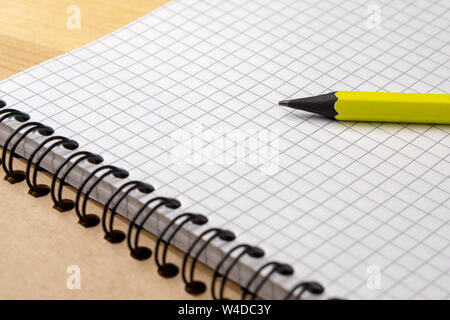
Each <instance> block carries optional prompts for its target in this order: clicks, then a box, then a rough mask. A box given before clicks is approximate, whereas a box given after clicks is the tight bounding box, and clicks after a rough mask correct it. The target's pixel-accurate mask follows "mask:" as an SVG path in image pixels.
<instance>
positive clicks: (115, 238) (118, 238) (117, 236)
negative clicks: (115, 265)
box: [102, 180, 155, 243]
mask: <svg viewBox="0 0 450 320" xmlns="http://www.w3.org/2000/svg"><path fill="white" fill-rule="evenodd" d="M127 188H128V189H127ZM125 189H126V190H125ZM136 189H137V190H139V192H141V193H143V194H149V193H151V192H153V191H154V190H155V188H153V186H151V185H149V184H146V183H143V182H140V181H136V180H135V181H129V182H126V183H124V184H123V185H121V186H120V187H119V188H118V189H117V191H116V192H114V193H113V194H112V195H111V197H109V199H108V201H107V202H106V204H105V205H104V208H103V215H102V228H103V231H104V232H105V236H104V238H105V239H106V240H108V241H109V242H110V243H120V242H122V241H123V240H124V239H125V237H126V235H125V233H124V232H122V231H121V230H114V227H113V223H114V217H115V215H116V213H117V208H118V207H119V206H120V204H121V203H122V201H123V200H124V199H125V198H126V197H127V196H128V195H129V194H130V193H131V192H132V191H133V190H136ZM124 190H125V192H124V193H123V195H121V196H120V198H119V199H118V200H117V201H116V203H115V204H114V206H113V207H112V208H111V215H110V218H109V230H108V228H107V224H106V218H107V217H106V216H107V213H108V209H109V207H110V205H111V204H112V201H113V200H114V199H115V198H116V197H117V196H118V195H119V194H120V193H121V192H123V191H124Z"/></svg>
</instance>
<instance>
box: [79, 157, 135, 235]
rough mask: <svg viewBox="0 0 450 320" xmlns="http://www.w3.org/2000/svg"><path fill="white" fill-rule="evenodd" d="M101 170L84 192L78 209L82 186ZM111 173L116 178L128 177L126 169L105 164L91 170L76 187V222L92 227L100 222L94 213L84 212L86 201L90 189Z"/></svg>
mask: <svg viewBox="0 0 450 320" xmlns="http://www.w3.org/2000/svg"><path fill="white" fill-rule="evenodd" d="M101 171H104V172H103V173H102V175H100V177H99V178H97V179H96V180H95V182H94V183H93V184H92V185H91V186H90V187H89V189H88V190H87V191H86V192H85V193H84V199H83V202H82V205H81V209H80V201H81V193H82V192H83V190H84V188H85V187H86V185H87V184H88V182H89V181H91V180H92V178H94V177H95V175H96V174H97V173H99V172H101ZM109 175H113V176H114V177H116V178H118V179H125V178H127V177H128V175H129V174H128V171H126V170H123V169H119V168H117V167H115V166H111V165H105V166H102V167H100V168H97V169H95V170H94V171H92V173H91V174H90V175H89V176H88V177H87V178H86V179H84V182H83V183H82V184H81V186H80V187H79V188H78V191H77V196H76V200H75V212H76V213H77V216H78V219H79V221H78V223H79V224H81V225H82V226H83V227H85V228H92V227H95V226H96V225H97V224H99V223H100V218H99V217H98V216H97V215H95V214H86V206H87V202H88V200H89V195H90V194H91V192H92V190H94V188H95V187H96V186H97V185H98V184H99V183H100V181H102V180H103V179H105V178H106V177H107V176H109Z"/></svg>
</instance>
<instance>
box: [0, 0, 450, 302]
mask: <svg viewBox="0 0 450 320" xmlns="http://www.w3.org/2000/svg"><path fill="white" fill-rule="evenodd" d="M380 7H381V9H382V12H383V14H382V19H383V22H382V24H381V27H382V29H381V30H378V31H377V30H372V31H370V30H367V28H366V25H365V23H366V20H367V16H366V15H365V10H366V5H365V4H364V3H360V2H357V1H346V2H344V3H342V2H339V1H324V2H320V3H319V2H315V1H302V2H298V1H292V0H289V1H288V0H283V1H281V0H280V1H263V0H258V1H252V2H249V3H246V2H244V1H237V0H235V1H227V2H226V3H223V2H220V1H216V0H214V1H213V0H211V1H195V2H192V1H174V2H172V3H170V4H168V5H167V6H164V7H162V8H160V9H158V10H157V11H155V12H154V13H153V14H150V15H149V16H147V17H145V18H143V19H141V20H139V21H137V22H135V23H133V24H132V25H129V26H127V27H125V28H123V29H121V30H119V31H117V32H116V33H113V34H111V35H109V36H107V37H106V38H104V39H102V40H100V41H98V42H96V43H93V44H91V45H88V46H87V47H85V48H82V49H80V50H77V51H75V52H73V53H71V54H68V55H65V56H62V57H60V58H58V59H56V60H53V61H50V62H48V63H44V64H43V65H42V66H39V67H38V68H34V69H31V70H29V71H28V72H25V73H24V74H21V75H19V76H17V77H13V79H11V80H10V81H9V82H7V83H6V84H5V83H4V84H2V86H0V90H2V91H3V92H5V93H6V96H7V97H9V98H12V99H13V101H14V100H16V101H17V102H20V103H23V104H25V105H26V106H27V107H28V108H29V109H30V110H33V109H35V111H34V113H33V117H34V118H35V115H37V116H38V117H41V119H40V120H43V121H44V120H45V122H46V123H48V124H50V125H53V126H54V127H55V128H57V129H58V130H64V131H65V132H66V135H68V136H71V137H74V138H76V139H77V140H78V141H79V142H80V143H81V144H82V145H83V144H84V145H86V146H87V147H88V148H91V150H92V151H95V152H99V151H100V152H101V154H102V155H104V156H105V157H106V158H107V159H110V160H111V161H113V162H115V163H117V164H118V165H121V166H123V167H124V168H127V169H131V170H130V171H131V172H132V173H133V174H134V175H136V176H138V177H139V178H142V179H145V180H147V181H149V182H152V183H153V182H155V183H154V184H155V185H156V186H157V187H158V188H159V189H160V190H161V191H162V192H165V193H167V195H170V196H177V197H178V198H179V199H180V200H181V201H182V203H183V204H185V205H186V209H187V210H196V211H199V212H202V213H204V214H207V215H208V216H209V218H210V219H211V221H212V222H211V223H213V224H216V225H221V226H224V227H227V228H229V229H231V230H233V231H236V232H237V233H238V235H239V239H240V241H243V242H244V241H245V242H250V243H254V244H258V245H260V246H261V247H263V248H264V249H265V250H266V251H267V253H268V259H278V260H282V261H287V262H289V263H291V264H292V265H293V266H294V267H295V268H296V269H297V271H296V273H297V275H296V277H297V278H296V280H297V281H299V280H304V279H305V278H315V279H318V280H320V281H323V282H324V283H326V284H327V286H326V287H327V290H328V291H331V293H332V294H333V295H343V296H350V297H359V298H364V297H368V296H381V297H403V298H411V297H412V298H420V297H444V298H448V297H449V293H448V289H446V288H448V286H447V287H446V285H447V284H449V281H450V275H449V270H448V267H445V266H446V265H448V263H447V264H445V262H448V261H449V260H450V253H449V238H448V237H449V236H448V234H449V232H448V222H449V219H448V212H449V210H450V209H449V208H450V200H449V193H448V190H449V189H450V181H449V177H448V174H447V175H446V174H445V172H449V167H450V164H449V161H450V159H449V156H448V154H449V145H450V143H449V142H450V138H449V134H448V128H446V127H445V126H425V125H403V124H400V125H389V124H381V125H380V124H372V123H369V124H356V123H346V124H341V123H335V122H331V121H328V120H325V119H321V118H319V117H315V116H309V115H301V116H298V115H297V113H295V112H287V111H286V110H285V109H282V108H279V107H276V106H275V104H276V102H277V101H279V100H282V99H284V98H286V97H293V96H297V95H298V96H307V95H315V94H319V93H322V92H327V91H330V90H336V89H338V90H346V89H350V90H352V89H353V90H390V91H411V92H434V93H448V92H446V90H448V87H449V86H448V84H449V81H448V74H449V65H448V64H449V54H448V50H449V49H448V47H449V46H448V40H447V39H448V33H449V32H448V29H449V28H448V27H449V26H448V21H449V19H448V15H449V9H448V7H447V6H446V5H445V4H444V2H443V1H434V2H412V1H411V2H410V3H405V2H401V1H390V2H383V3H381V4H380ZM423 16H425V17H429V16H431V17H432V19H431V20H430V21H431V22H430V21H428V19H424V18H423ZM387 75H389V77H390V78H388V77H387ZM37 110H39V112H38V111H37ZM195 123H201V124H202V125H203V126H204V128H205V130H213V131H216V132H218V133H223V132H228V131H233V130H238V129H239V128H257V129H266V128H267V129H270V130H278V132H279V137H278V138H279V147H278V150H277V152H278V153H279V162H280V168H279V172H278V173H277V174H275V175H272V176H266V175H264V174H262V173H261V172H260V170H259V168H257V167H252V166H250V165H247V164H245V163H244V164H232V165H229V166H214V167H212V168H211V167H208V166H202V165H200V166H190V165H182V164H174V165H172V166H168V165H167V164H168V163H170V148H171V147H173V146H174V143H173V141H172V140H171V139H170V135H171V134H172V133H174V132H176V131H177V130H181V129H185V128H189V126H190V125H192V124H195ZM80 137H81V139H80ZM204 142H205V143H206V144H208V143H209V142H208V141H204ZM229 152H231V151H229ZM268 160H271V159H268ZM212 190H213V191H212ZM370 261H372V262H373V264H377V263H379V264H380V266H381V267H382V270H383V279H385V280H384V281H385V284H384V285H385V290H381V291H368V290H367V289H366V287H365V282H366V280H367V274H366V272H365V271H366V270H365V267H367V266H368V265H370V264H372V262H370ZM425 262H427V263H425ZM412 265H414V266H416V269H414V268H412V267H411V266H412ZM396 279H402V281H398V280H396ZM408 280H409V281H408ZM293 283H294V282H293V281H291V282H287V283H286V284H285V285H286V286H289V285H292V284H293Z"/></svg>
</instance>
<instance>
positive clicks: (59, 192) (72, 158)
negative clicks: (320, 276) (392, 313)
mask: <svg viewBox="0 0 450 320" xmlns="http://www.w3.org/2000/svg"><path fill="white" fill-rule="evenodd" d="M5 106H6V103H5V102H4V101H3V100H1V99H0V123H2V122H3V121H6V120H10V119H14V120H15V121H17V122H19V123H23V124H22V125H20V126H19V127H18V128H17V129H15V130H14V131H13V132H12V133H11V134H10V135H9V136H8V138H7V139H6V142H5V144H4V146H3V151H2V157H1V158H0V163H1V164H2V167H3V169H4V171H5V172H6V176H5V179H6V180H7V181H9V182H10V183H18V182H21V181H23V180H26V182H27V184H28V187H29V188H30V190H29V194H31V195H32V196H34V197H42V196H45V195H47V194H48V193H50V194H51V198H52V200H53V203H54V208H55V209H57V210H58V211H60V212H65V211H69V210H71V209H73V208H75V212H76V214H77V216H78V218H79V223H80V224H81V225H83V226H84V227H87V228H89V227H94V226H96V225H97V224H99V222H100V221H102V228H103V231H104V232H105V239H106V240H108V241H109V242H110V243H119V242H122V241H123V240H124V239H125V238H127V243H128V247H129V249H130V253H131V256H132V257H134V258H135V259H137V260H144V259H148V258H149V257H150V256H151V254H152V251H151V250H150V249H149V248H147V247H142V246H139V234H140V232H141V231H142V229H143V227H144V225H145V223H146V221H147V220H148V219H149V218H150V217H151V216H152V214H154V213H155V212H156V211H157V210H158V209H159V208H161V207H166V208H169V209H177V208H179V207H180V206H181V203H180V202H179V201H178V200H176V199H172V198H165V197H154V198H151V199H149V200H148V201H147V202H146V203H145V204H144V205H143V206H142V207H141V208H140V209H139V210H138V211H137V213H136V214H135V215H134V217H133V219H132V221H131V222H130V225H129V229H128V232H127V233H126V234H125V233H124V232H122V231H120V230H115V229H114V228H113V222H114V217H115V215H117V210H118V208H119V206H120V204H121V203H122V202H123V200H125V199H126V198H127V196H128V195H129V194H130V193H131V192H132V191H133V190H138V191H139V192H140V193H142V194H144V195H146V194H150V193H152V192H153V191H154V188H153V186H151V185H150V184H146V183H143V182H140V181H135V180H134V181H129V182H125V183H123V184H122V185H121V186H120V187H119V188H118V189H117V191H115V192H114V193H113V194H112V195H111V196H110V198H109V199H108V201H107V202H106V204H105V206H104V210H103V214H102V217H101V218H99V217H98V216H97V215H94V214H87V213H86V207H87V202H88V200H89V199H90V197H89V196H90V194H91V193H92V192H93V190H94V189H95V188H96V187H97V186H98V184H99V183H100V182H101V181H102V180H103V179H105V178H107V177H108V176H112V177H114V178H115V179H125V178H127V177H128V172H127V171H126V170H123V169H120V168H117V167H115V166H111V165H103V166H100V167H98V168H96V169H95V170H93V171H92V173H91V174H90V175H89V176H88V177H86V178H84V179H83V181H82V183H81V185H80V187H79V188H78V190H77V194H76V199H75V201H73V200H71V199H64V198H63V187H64V185H66V184H67V182H66V179H67V178H68V176H69V174H70V172H71V171H72V170H74V169H75V168H76V167H78V166H80V165H81V164H82V163H83V162H87V163H89V164H90V165H93V166H99V165H100V164H101V163H103V158H102V157H101V156H100V155H97V154H94V153H91V152H88V151H76V149H78V143H77V142H76V141H74V140H71V139H67V138H65V137H62V136H52V134H53V133H54V131H53V129H52V128H50V127H48V126H45V125H43V124H41V123H39V122H27V121H29V120H30V116H29V115H28V114H26V113H24V112H21V111H18V110H15V109H2V108H4V107H5ZM25 129H26V130H25ZM23 130H25V131H23ZM36 132H37V133H38V134H40V135H41V136H47V137H48V138H47V139H45V140H44V141H43V142H42V143H40V144H39V145H38V146H37V147H36V148H35V149H34V150H33V152H32V153H31V155H30V156H29V158H28V161H27V167H26V171H25V172H23V171H20V170H14V168H13V159H14V157H18V155H17V154H16V153H15V151H16V149H17V147H18V145H19V144H20V143H21V142H22V141H23V140H24V139H25V138H26V137H27V136H28V135H31V134H33V133H36ZM19 133H21V135H20V136H19ZM51 136H52V137H51ZM15 137H17V138H16V139H15V141H13V140H14V138H15ZM50 142H53V143H52V144H51V145H49V146H47V145H48V144H49V143H50ZM11 143H13V144H12V146H10V144H11ZM45 146H47V147H46V148H45V151H43V150H44V147H45ZM57 147H63V148H64V149H66V150H68V151H69V152H70V151H73V152H72V153H70V154H68V155H67V157H66V159H65V160H64V161H63V162H62V163H61V165H60V166H59V167H58V168H57V169H56V171H55V173H54V174H53V177H52V182H51V186H50V187H49V186H47V185H43V184H38V183H37V172H38V171H39V170H40V169H41V168H40V164H41V162H42V161H43V159H44V158H45V157H46V156H47V155H48V154H49V153H50V152H51V150H53V149H55V148H57ZM8 148H9V149H10V153H9V159H7V150H8ZM41 150H42V151H43V152H42V154H41V155H40V156H39V157H37V156H38V154H39V153H40V152H41ZM36 157H37V159H36V161H35V162H34V164H35V166H34V169H33V170H32V165H33V161H34V160H35V158H36ZM2 159H3V161H2ZM100 173H101V174H100ZM61 174H62V175H61ZM97 174H100V175H99V177H96V175H97ZM58 178H59V180H60V181H59V186H58V187H57V180H58ZM92 181H93V182H92ZM89 182H92V183H91V184H90V185H89V187H88V184H89ZM85 189H87V190H86V191H85ZM83 192H84V198H83V200H81V198H82V193H83ZM113 202H114V205H112V204H113ZM111 205H112V206H111ZM150 205H152V207H150V208H149V206H150ZM147 208H149V209H150V210H149V211H148V212H147V213H146V214H145V215H143V213H144V212H145V211H146V209H147ZM108 209H110V219H109V228H108V227H107V222H106V220H107V213H108ZM141 216H142V217H141ZM139 219H140V222H139V224H138V223H137V221H138V220H139ZM207 222H208V219H207V218H206V217H205V216H203V215H201V214H193V213H182V214H179V215H177V216H176V217H174V218H173V219H172V220H171V221H170V223H169V224H168V225H167V226H166V227H165V228H164V230H163V231H162V232H161V233H160V235H159V236H158V238H157V241H156V244H155V249H154V250H155V263H156V265H157V267H158V273H159V274H160V275H161V276H162V277H166V278H169V277H174V276H175V275H177V274H178V271H179V270H178V267H177V266H176V265H174V264H172V263H168V262H167V252H168V248H169V246H170V244H171V241H172V240H173V239H174V237H175V235H176V234H177V233H178V232H179V231H180V230H181V228H182V227H183V226H184V225H186V224H188V223H192V224H193V225H196V226H202V225H205V224H206V223H207ZM134 227H135V228H136V233H135V236H134V240H133V241H132V232H133V228H134ZM170 229H173V231H172V232H171V233H170V234H169V235H168V237H167V239H164V237H165V235H166V234H168V232H169V230H170ZM208 236H209V237H208ZM205 238H206V240H205ZM235 238H236V236H235V235H234V233H233V232H231V231H228V230H223V229H220V228H210V229H207V230H206V231H203V232H202V233H201V234H200V235H199V236H198V237H196V238H195V240H194V241H193V242H192V243H191V245H190V246H189V248H188V249H187V251H186V253H185V255H184V258H183V264H182V272H181V273H182V279H183V281H184V283H185V289H186V291H187V292H189V293H191V294H200V293H203V292H204V291H205V290H206V285H205V283H203V282H201V281H198V280H194V272H195V267H196V265H197V262H198V259H199V257H200V255H201V254H202V252H204V251H205V249H206V248H207V247H208V246H209V244H210V243H211V242H212V241H213V240H214V239H220V240H222V241H224V242H231V241H233V240H235ZM202 240H203V243H202V244H201V245H200V247H199V249H198V250H197V251H196V252H195V254H193V251H194V249H195V248H196V247H197V246H198V245H199V244H200V242H201V241H202ZM161 245H163V249H162V256H161V260H160V257H159V256H160V255H159V253H160V248H161ZM235 252H239V253H238V254H237V255H236V257H234V258H232V255H233V253H235ZM245 255H247V256H248V257H250V258H253V259H260V258H261V257H263V256H264V251H263V250H262V249H260V248H258V247H254V246H251V245H248V244H239V245H236V246H234V247H233V248H231V249H230V250H229V251H228V252H227V253H226V254H225V255H224V256H223V257H222V258H221V260H220V261H219V263H218V264H217V266H216V267H215V268H214V275H213V277H212V283H211V296H212V297H213V298H214V299H221V300H225V299H226V298H225V297H224V290H225V285H226V281H227V280H228V277H229V274H230V273H231V271H232V269H233V268H234V267H235V266H236V264H237V263H238V261H239V260H240V259H241V258H242V257H244V256H245ZM189 257H192V262H191V266H190V269H189V274H188V275H187V271H188V267H187V265H188V260H189ZM229 259H231V260H230V262H229V264H228V265H227V267H226V268H225V270H224V271H223V272H222V273H221V269H222V268H223V267H224V265H225V263H226V261H227V260H229ZM269 268H270V270H269V271H268V273H267V274H266V275H265V276H264V277H263V278H262V280H260V281H259V282H258V283H255V282H256V280H257V279H258V277H259V276H261V273H262V272H263V271H264V270H267V269H269ZM274 273H278V274H280V275H283V276H290V275H292V274H293V273H294V269H293V268H292V267H291V266H290V265H287V264H283V263H280V262H268V263H266V264H264V265H263V266H261V267H260V268H259V269H258V270H257V271H256V272H254V274H253V275H252V276H251V277H250V279H249V281H248V282H247V284H246V286H245V287H242V297H241V298H242V299H246V298H247V296H249V295H250V298H251V299H255V298H256V297H257V296H258V293H259V292H260V290H261V289H262V287H263V286H264V284H265V283H266V282H267V281H268V280H269V278H270V277H271V276H272V275H273V274H274ZM219 278H221V279H222V280H221V283H220V287H219V291H218V295H216V283H217V280H218V279H219ZM252 287H254V289H253V290H252V289H251V288H252ZM323 292H324V288H323V286H322V285H321V284H319V283H317V282H314V281H306V282H300V283H298V284H297V285H295V286H294V287H293V288H292V289H291V290H290V291H289V292H288V294H287V295H286V296H285V297H284V299H286V300H292V299H296V300H297V299H302V298H304V294H306V293H309V294H310V295H312V296H317V295H321V294H322V293H323Z"/></svg>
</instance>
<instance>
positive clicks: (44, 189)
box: [25, 136, 78, 198]
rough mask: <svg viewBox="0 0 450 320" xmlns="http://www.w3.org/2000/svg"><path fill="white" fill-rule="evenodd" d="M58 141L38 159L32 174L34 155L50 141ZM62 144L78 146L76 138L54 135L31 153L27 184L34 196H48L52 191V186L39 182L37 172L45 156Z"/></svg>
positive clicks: (70, 148)
mask: <svg viewBox="0 0 450 320" xmlns="http://www.w3.org/2000/svg"><path fill="white" fill-rule="evenodd" d="M52 141H56V142H55V143H53V144H52V145H51V146H49V147H48V148H47V149H46V150H45V152H44V153H43V154H42V155H41V156H40V157H39V158H38V159H37V160H36V163H35V165H34V170H33V174H32V175H31V164H32V163H33V160H34V157H35V156H36V155H37V154H38V153H39V151H40V150H41V149H42V148H43V147H44V146H45V145H46V144H47V143H49V142H52ZM58 146H62V147H64V148H65V149H67V150H75V149H77V148H78V143H77V142H76V141H74V140H70V139H67V138H65V137H62V136H54V137H50V138H48V139H45V140H44V142H42V143H41V144H40V145H39V146H38V147H37V148H36V149H35V150H34V151H33V153H32V154H31V155H30V157H29V158H28V161H27V169H26V171H25V176H26V181H27V185H28V187H29V188H30V191H28V193H29V194H31V195H32V196H33V197H36V198H38V197H43V196H46V195H47V194H48V193H49V192H50V187H49V186H47V185H45V184H37V172H38V169H39V166H40V164H41V162H42V160H44V158H45V156H46V155H48V154H49V153H50V151H52V150H53V149H54V148H56V147H58Z"/></svg>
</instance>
